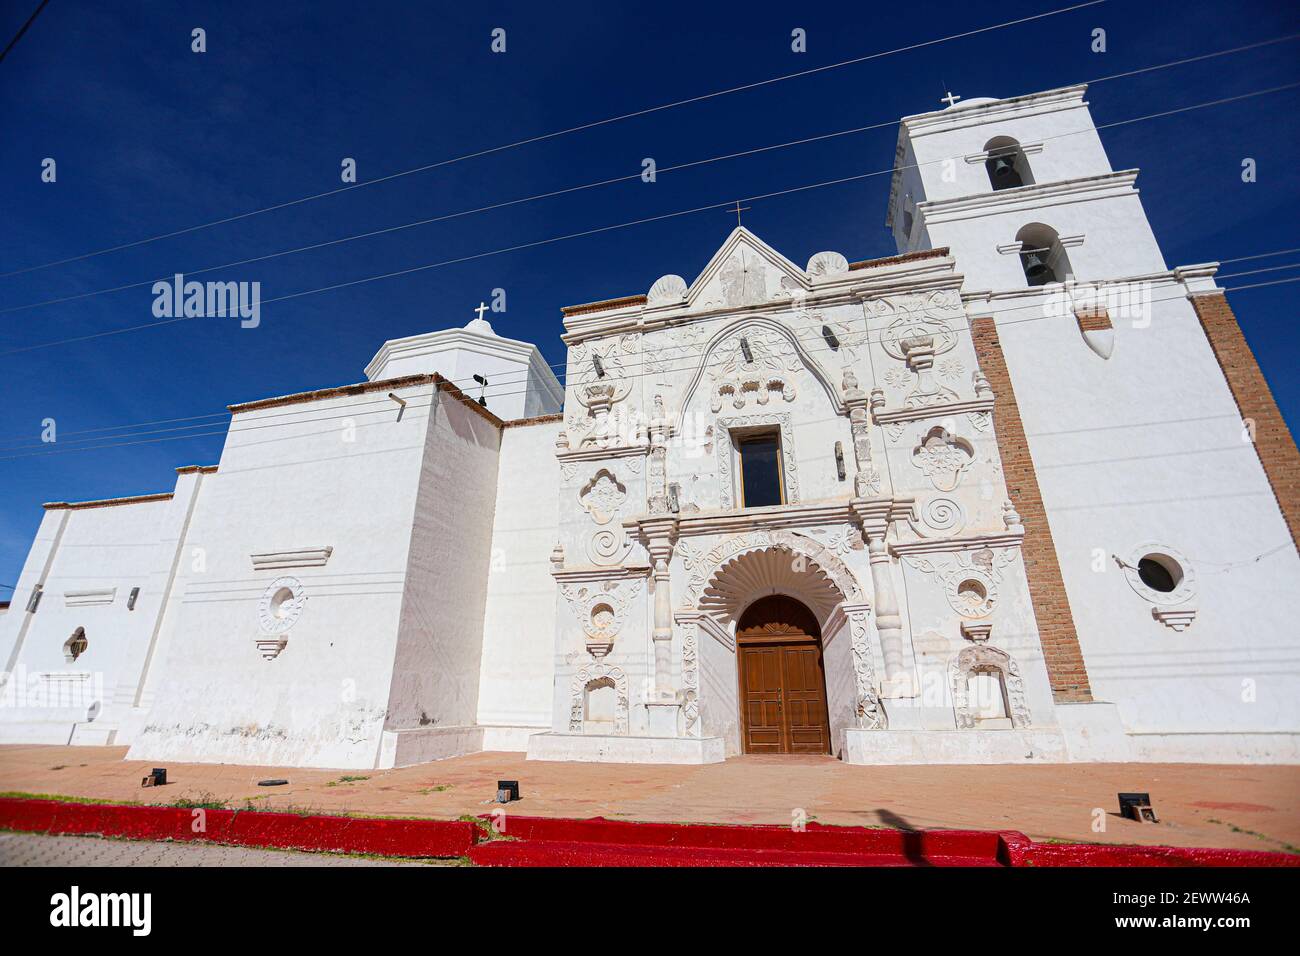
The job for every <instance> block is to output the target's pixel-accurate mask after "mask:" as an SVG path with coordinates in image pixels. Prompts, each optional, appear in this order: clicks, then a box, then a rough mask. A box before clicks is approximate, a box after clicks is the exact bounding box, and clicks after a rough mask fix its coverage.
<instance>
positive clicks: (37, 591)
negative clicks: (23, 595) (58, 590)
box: [27, 584, 41, 614]
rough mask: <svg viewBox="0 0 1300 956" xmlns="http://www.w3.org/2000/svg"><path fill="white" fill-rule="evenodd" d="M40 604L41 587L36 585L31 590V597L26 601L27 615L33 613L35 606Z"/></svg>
mask: <svg viewBox="0 0 1300 956" xmlns="http://www.w3.org/2000/svg"><path fill="white" fill-rule="evenodd" d="M40 603H41V586H40V585H39V584H38V585H36V587H34V588H32V596H31V597H29V598H28V599H27V612H28V613H29V614H30V613H33V612H35V610H36V605H38V604H40Z"/></svg>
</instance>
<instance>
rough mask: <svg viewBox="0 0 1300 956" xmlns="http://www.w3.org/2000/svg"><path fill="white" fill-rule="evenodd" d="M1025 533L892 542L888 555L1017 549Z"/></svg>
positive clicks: (1002, 532) (992, 533)
mask: <svg viewBox="0 0 1300 956" xmlns="http://www.w3.org/2000/svg"><path fill="white" fill-rule="evenodd" d="M1024 537H1025V531H1024V528H1020V529H1018V530H1016V531H988V532H985V533H982V534H967V535H962V536H961V537H958V538H922V539H919V540H917V541H892V542H890V544H889V550H890V553H892V554H893V555H895V556H896V557H900V558H901V557H905V556H907V555H913V554H939V553H944V552H949V551H972V550H974V549H976V548H1019V547H1020V546H1021V544H1022V543H1023V542H1024Z"/></svg>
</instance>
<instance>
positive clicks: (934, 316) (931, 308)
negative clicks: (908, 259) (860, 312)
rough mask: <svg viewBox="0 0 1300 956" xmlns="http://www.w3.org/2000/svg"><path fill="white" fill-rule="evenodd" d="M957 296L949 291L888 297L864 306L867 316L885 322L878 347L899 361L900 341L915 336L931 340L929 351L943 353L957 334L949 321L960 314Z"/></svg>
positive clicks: (900, 353) (960, 307) (950, 345)
mask: <svg viewBox="0 0 1300 956" xmlns="http://www.w3.org/2000/svg"><path fill="white" fill-rule="evenodd" d="M962 314H963V313H962V305H961V298H960V296H958V294H957V293H956V292H954V291H952V290H948V289H940V290H936V291H934V292H927V293H915V294H908V295H902V296H891V297H890V298H887V299H876V300H874V301H873V302H870V303H868V305H867V315H868V317H869V318H873V319H875V320H878V321H879V322H882V323H887V324H886V325H885V329H884V331H883V332H881V334H880V346H881V348H883V349H884V350H885V354H887V355H889V356H890V357H891V358H895V359H898V360H899V361H903V360H904V359H906V355H905V354H904V352H903V345H902V343H903V341H904V340H905V339H912V338H916V337H918V336H922V337H923V336H929V337H932V338H933V339H934V344H933V352H934V354H935V355H943V354H944V353H945V352H949V351H951V350H952V349H953V348H954V347H955V346H956V345H957V333H956V332H955V331H953V328H952V326H951V325H950V324H949V323H950V322H952V321H953V320H956V319H960V318H961V317H962Z"/></svg>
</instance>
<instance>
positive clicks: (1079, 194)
mask: <svg viewBox="0 0 1300 956" xmlns="http://www.w3.org/2000/svg"><path fill="white" fill-rule="evenodd" d="M1137 177H1138V170H1136V169H1121V170H1117V171H1115V172H1111V173H1102V174H1100V175H1097V176H1081V177H1079V178H1077V179H1064V180H1058V181H1056V182H1050V183H1035V184H1034V185H1030V186H1016V187H1015V188H1013V189H999V190H995V191H992V192H987V193H977V194H975V195H972V196H956V197H954V198H952V199H929V200H926V201H925V202H922V203H917V206H916V210H917V213H918V215H920V216H921V217H923V218H924V221H925V224H926V225H938V224H942V223H946V222H954V221H958V220H962V219H972V218H977V217H983V216H988V215H994V214H997V213H1006V212H1023V211H1028V210H1031V209H1039V208H1042V207H1043V206H1055V205H1060V204H1062V203H1074V202H1091V201H1093V200H1097V199H1113V198H1123V197H1129V196H1136V195H1137V194H1138V190H1137V187H1136V185H1135V184H1136V183H1137Z"/></svg>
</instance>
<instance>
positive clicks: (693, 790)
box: [0, 745, 1300, 852]
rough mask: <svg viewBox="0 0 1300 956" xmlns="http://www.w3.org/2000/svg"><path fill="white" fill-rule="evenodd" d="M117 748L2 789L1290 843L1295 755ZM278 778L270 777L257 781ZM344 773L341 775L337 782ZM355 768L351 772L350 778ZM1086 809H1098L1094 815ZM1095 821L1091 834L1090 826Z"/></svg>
mask: <svg viewBox="0 0 1300 956" xmlns="http://www.w3.org/2000/svg"><path fill="white" fill-rule="evenodd" d="M125 753H126V748H125V747H59V746H24V745H8V746H0V791H19V792H24V793H38V794H59V795H63V796H71V797H88V798H95V799H100V800H120V801H137V802H141V803H162V804H169V803H175V802H177V801H179V800H201V801H205V802H206V801H218V802H224V803H226V804H228V805H229V806H230V807H232V808H235V809H238V808H241V807H244V806H245V805H246V801H252V802H251V805H252V806H255V807H261V808H265V809H276V810H286V809H294V810H311V811H313V812H319V813H352V814H365V815H374V816H409V817H436V818H444V819H450V818H455V817H458V816H461V815H464V814H474V815H478V814H483V813H487V812H490V811H491V810H492V809H493V808H494V806H495V804H493V803H492V798H493V796H494V794H495V793H496V781H497V780H498V779H517V780H519V781H520V789H521V792H522V797H523V800H522V801H521V802H519V803H517V804H513V805H511V807H510V810H511V811H513V812H517V813H520V814H527V815H529V816H564V817H572V818H584V817H593V816H604V817H608V818H610V819H622V820H653V821H662V822H708V823H768V824H789V823H790V822H791V820H792V816H793V815H794V814H795V813H796V812H797V811H799V810H802V811H803V812H804V813H805V814H806V817H807V819H808V820H809V821H814V820H815V821H817V822H820V823H824V824H836V825H854V826H888V827H900V828H917V829H929V828H939V827H942V828H955V829H982V830H1001V829H1014V830H1020V831H1022V832H1024V833H1026V834H1027V835H1029V836H1030V837H1031V838H1033V839H1035V840H1065V841H1071V842H1108V843H1145V844H1164V845H1169V846H1206V847H1226V848H1235V849H1245V850H1273V851H1278V850H1288V849H1290V850H1292V852H1296V849H1295V848H1297V847H1300V767H1295V766H1289V767H1278V766H1212V765H1203V764H1066V765H1059V766H1047V765H1033V766H1023V767H1020V766H986V767H973V766H945V767H860V766H850V765H847V764H843V763H840V762H839V761H837V760H835V759H833V758H831V757H798V756H794V757H786V756H782V757H776V756H746V757H737V758H733V759H730V760H728V761H726V762H725V763H721V764H710V765H705V766H648V765H644V764H595V763H581V764H579V763H545V762H538V761H533V762H528V761H525V760H524V756H523V754H518V753H482V754H472V755H469V756H465V757H457V758H454V759H451V760H443V761H438V762H436V763H428V764H422V765H420V766H416V767H404V768H402V769H399V770H369V771H367V770H348V771H337V770H334V771H330V770H301V769H286V768H277V767H246V766H234V765H223V764H178V763H168V764H167V765H166V766H167V773H168V779H169V780H170V781H171V782H170V783H169V784H168V785H167V786H166V787H161V788H156V789H142V788H141V787H140V778H141V777H143V776H144V775H145V774H146V773H147V772H148V770H149V769H150V767H151V766H152V765H151V764H149V763H142V762H139V761H124V760H122V757H123V755H124V754H125ZM273 777H282V778H287V779H288V780H289V784H288V785H287V786H283V787H273V788H268V787H259V786H258V785H257V782H258V781H259V780H262V779H267V778H273ZM345 778H353V779H350V780H348V779H345ZM358 778H360V779H358ZM1133 790H1137V791H1149V792H1150V793H1151V799H1152V802H1153V804H1154V805H1155V809H1156V812H1157V814H1159V816H1160V819H1161V823H1160V824H1159V825H1157V826H1150V825H1142V824H1137V823H1134V822H1132V821H1129V820H1124V819H1121V818H1120V817H1118V816H1117V815H1116V811H1117V805H1116V799H1115V794H1116V793H1117V792H1119V791H1133ZM1098 811H1100V812H1099V813H1098ZM1094 819H1101V820H1103V821H1104V825H1105V830H1104V832H1096V831H1095V830H1094V829H1093V821H1094Z"/></svg>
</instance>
